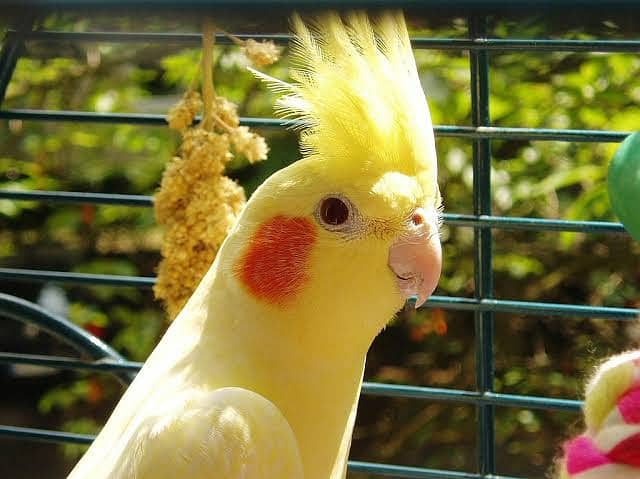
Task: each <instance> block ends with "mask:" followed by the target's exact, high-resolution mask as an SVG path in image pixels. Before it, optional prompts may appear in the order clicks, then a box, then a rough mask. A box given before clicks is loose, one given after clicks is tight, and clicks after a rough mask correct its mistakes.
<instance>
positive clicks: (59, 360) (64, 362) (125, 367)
mask: <svg viewBox="0 0 640 479" xmlns="http://www.w3.org/2000/svg"><path fill="white" fill-rule="evenodd" d="M0 364H28V365H30V366H45V367H48V368H55V369H69V370H82V371H99V372H114V371H127V372H134V373H137V372H138V371H139V370H140V369H141V368H142V366H143V363H139V362H134V361H125V360H122V361H117V360H113V359H98V360H96V361H84V360H82V359H75V358H68V357H62V356H51V355H49V356H42V355H38V354H17V353H5V352H0Z"/></svg>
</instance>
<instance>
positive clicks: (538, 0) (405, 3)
mask: <svg viewBox="0 0 640 479" xmlns="http://www.w3.org/2000/svg"><path fill="white" fill-rule="evenodd" d="M3 4H4V6H10V7H25V6H31V7H39V8H41V9H42V8H55V9H56V10H64V9H68V8H74V7H82V8H86V9H89V8H100V9H105V8H113V7H129V8H131V7H133V6H138V7H146V8H167V9H168V10H169V11H171V10H175V9H177V8H178V7H177V6H176V5H177V4H176V0H138V1H131V0H3ZM293 5H294V3H293V2H291V1H290V0H183V1H182V2H181V3H179V9H180V11H185V10H200V9H204V8H207V9H210V8H215V7H235V8H238V7H243V8H244V7H255V8H263V9H264V8H269V7H271V8H284V9H286V10H287V11H289V10H290V9H291V8H292V6H293ZM295 7H296V8H298V9H301V8H312V9H314V10H315V9H319V8H338V9H343V8H353V7H356V8H366V7H368V8H376V7H387V8H409V7H423V8H426V7H438V8H445V9H455V10H456V12H457V13H463V12H459V10H458V9H460V8H465V9H473V10H476V9H478V10H479V9H482V10H483V11H487V10H489V11H491V10H493V9H502V8H506V9H507V10H508V11H518V10H525V11H530V10H533V11H537V10H536V9H539V8H542V7H544V8H546V9H549V10H554V9H566V8H568V7H577V8H582V9H585V8H592V9H602V0H534V1H529V2H524V1H514V0H296V2H295ZM612 7H628V8H632V9H635V10H637V9H638V3H637V0H610V1H609V2H608V3H607V8H608V9H609V8H612ZM464 13H467V12H464Z"/></svg>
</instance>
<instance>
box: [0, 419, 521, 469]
mask: <svg viewBox="0 0 640 479" xmlns="http://www.w3.org/2000/svg"><path fill="white" fill-rule="evenodd" d="M0 438H5V439H18V440H26V441H39V442H52V443H67V444H91V442H93V440H94V439H95V436H93V435H91V434H77V433H71V432H63V431H53V430H49V429H37V428H31V427H21V426H0ZM349 469H350V470H352V471H354V472H368V473H371V474H375V475H381V476H387V475H393V476H395V477H404V478H422V479H424V478H427V479H431V478H433V479H436V478H438V479H440V478H442V479H449V478H450V479H475V478H482V477H483V476H482V475H479V474H474V473H468V472H457V471H447V470H443V469H426V468H420V467H409V466H397V465H392V464H376V463H372V462H361V461H349ZM491 479H519V478H514V477H508V476H496V475H492V476H491Z"/></svg>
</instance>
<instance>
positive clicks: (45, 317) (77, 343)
mask: <svg viewBox="0 0 640 479" xmlns="http://www.w3.org/2000/svg"><path fill="white" fill-rule="evenodd" d="M0 316H4V317H7V318H10V319H13V320H15V321H22V322H26V323H28V324H33V325H36V326H37V327H39V328H40V329H42V330H43V331H46V332H47V333H49V334H51V335H53V336H55V337H56V338H58V339H59V340H60V341H62V342H63V343H65V344H68V345H70V346H71V347H73V348H74V349H76V350H77V351H79V352H81V353H84V354H88V355H89V356H91V357H93V358H95V359H101V358H105V357H106V358H110V359H115V360H118V361H120V360H124V358H123V357H122V356H120V354H119V353H118V352H117V351H116V350H115V349H113V348H112V347H111V346H109V345H108V344H106V343H103V342H102V341H101V340H100V339H99V338H97V337H95V336H94V335H92V334H90V333H88V332H87V331H85V330H84V329H82V328H81V327H79V326H77V325H76V324H74V323H72V322H70V321H67V320H66V319H65V318H62V317H60V316H58V315H55V314H52V313H50V312H49V311H47V310H45V309H44V308H41V307H40V306H38V305H37V304H34V303H32V302H30V301H26V300H24V299H22V298H17V297H15V296H11V295H9V294H4V293H0ZM117 376H118V377H119V378H120V379H121V380H122V381H123V382H124V383H128V382H131V381H132V380H133V377H134V375H132V374H130V373H127V372H123V373H118V374H117Z"/></svg>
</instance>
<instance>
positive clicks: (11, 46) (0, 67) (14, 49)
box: [0, 32, 22, 105]
mask: <svg viewBox="0 0 640 479" xmlns="http://www.w3.org/2000/svg"><path fill="white" fill-rule="evenodd" d="M21 48H22V41H21V40H20V39H19V38H18V34H17V33H16V32H9V33H7V35H6V36H5V37H4V42H3V45H2V51H0V105H2V103H3V102H4V97H5V94H6V92H7V87H8V86H9V82H10V81H11V77H12V76H13V72H14V70H15V68H16V64H17V63H18V57H19V56H20V50H21Z"/></svg>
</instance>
